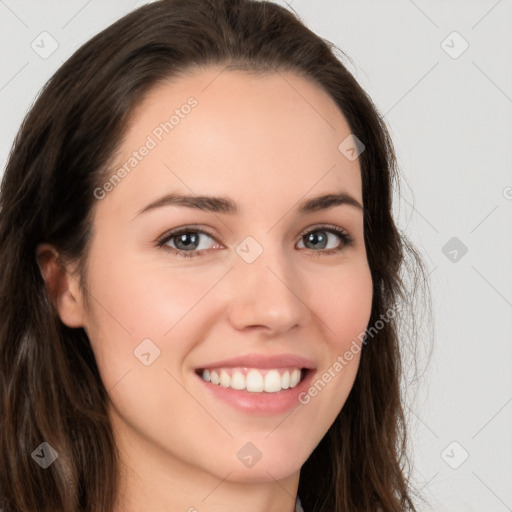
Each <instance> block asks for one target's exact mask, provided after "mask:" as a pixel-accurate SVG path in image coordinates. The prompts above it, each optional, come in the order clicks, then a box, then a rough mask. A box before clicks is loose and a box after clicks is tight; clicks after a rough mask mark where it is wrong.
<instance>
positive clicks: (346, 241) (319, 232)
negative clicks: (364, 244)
mask: <svg viewBox="0 0 512 512" xmlns="http://www.w3.org/2000/svg"><path fill="white" fill-rule="evenodd" d="M329 235H331V237H330V236H329ZM333 235H334V238H338V240H341V243H339V242H338V244H336V243H335V242H334V243H335V245H334V246H332V241H331V243H330V241H329V238H331V239H332V238H333ZM301 241H304V243H306V244H311V245H312V246H313V249H314V250H315V252H319V253H320V254H334V253H338V252H340V251H342V250H343V249H344V248H345V247H348V246H351V245H352V244H353V243H354V239H353V238H352V237H351V236H350V235H349V234H348V233H347V232H346V231H345V230H344V229H341V228H339V227H337V226H317V227H316V228H315V229H313V230H311V229H310V230H309V231H307V232H305V233H303V234H302V235H301ZM329 244H330V245H331V246H330V247H328V246H329ZM308 248H310V247H308ZM317 249H321V251H318V250H317ZM325 249H327V250H325Z"/></svg>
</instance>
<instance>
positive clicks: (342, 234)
mask: <svg viewBox="0 0 512 512" xmlns="http://www.w3.org/2000/svg"><path fill="white" fill-rule="evenodd" d="M317 231H326V232H328V233H331V234H335V235H338V237H339V238H340V239H341V241H342V246H341V247H340V248H337V249H325V250H320V251H315V250H313V249H310V251H312V252H313V253H317V254H316V255H317V256H322V255H331V254H336V253H339V252H341V251H342V250H343V249H344V248H346V247H350V246H352V245H353V243H354V239H353V238H352V237H351V236H350V235H349V234H348V233H347V232H346V231H345V230H344V229H342V228H339V227H337V226H332V225H329V224H326V225H320V226H315V227H313V228H312V229H311V228H310V229H308V230H307V231H303V232H302V233H301V234H300V240H302V238H303V237H304V236H306V235H308V234H310V233H315V232H317ZM185 233H198V234H205V235H208V236H209V237H211V238H212V239H213V240H214V241H215V242H217V240H216V239H215V237H214V235H213V233H212V232H211V231H210V230H209V229H206V228H202V229H198V228H195V227H194V226H187V227H184V228H179V229H177V230H175V231H171V232H170V233H166V234H165V235H164V236H163V238H161V239H160V240H159V241H158V242H157V247H159V248H164V246H165V244H166V243H167V242H168V241H169V240H171V239H172V238H174V237H177V236H179V235H183V234H185ZM217 243H218V242H217ZM165 250H168V251H169V252H172V253H173V254H176V255H177V256H182V257H184V258H193V257H196V256H203V254H202V253H203V252H204V250H202V251H183V250H181V249H174V248H172V247H165ZM214 250H215V249H214Z"/></svg>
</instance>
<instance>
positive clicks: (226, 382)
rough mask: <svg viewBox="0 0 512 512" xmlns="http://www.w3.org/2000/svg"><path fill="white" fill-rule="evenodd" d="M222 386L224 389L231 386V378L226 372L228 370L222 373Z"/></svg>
mask: <svg viewBox="0 0 512 512" xmlns="http://www.w3.org/2000/svg"><path fill="white" fill-rule="evenodd" d="M220 385H221V386H222V387H224V388H229V386H230V385H231V377H230V376H229V374H228V373H227V372H226V370H222V371H221V372H220Z"/></svg>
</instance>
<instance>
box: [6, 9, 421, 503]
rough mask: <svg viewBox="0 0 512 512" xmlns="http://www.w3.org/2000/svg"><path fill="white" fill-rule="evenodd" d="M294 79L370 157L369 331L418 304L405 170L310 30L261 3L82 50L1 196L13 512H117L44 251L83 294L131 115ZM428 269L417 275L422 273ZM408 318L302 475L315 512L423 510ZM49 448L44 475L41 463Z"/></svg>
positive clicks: (74, 335) (365, 174)
mask: <svg viewBox="0 0 512 512" xmlns="http://www.w3.org/2000/svg"><path fill="white" fill-rule="evenodd" d="M210 64H214V65H218V64H220V65H223V66H226V67H227V68H229V69H241V70H247V71H251V72H263V73H265V72H279V71H281V70H291V71H294V72H296V73H300V74H301V75H302V76H304V77H307V78H308V79H309V80H312V81H313V82H315V83H316V84H319V85H320V86H321V87H322V88H323V89H324V90H325V91H326V92H327V93H328V94H329V95H330V96H331V97H332V99H333V100H334V101H335V103H336V104H337V105H338V107H339V109H340V111H341V112H342V113H343V115H344V116H345V118H346V120H347V122H348V124H349V126H350V129H351V131H352V133H353V134H354V135H356V136H357V138H359V139H360V140H361V141H363V143H364V144H365V146H366V149H365V151H364V152H363V153H362V154H361V155H360V157H359V162H360V166H361V176H362V184H363V203H364V236H365V243H366V249H367V257H368V262H369V266H370V269H371V275H372V278H373V287H374V288H373V303H372V312H371V318H370V322H369V327H370V326H373V325H375V323H376V322H378V321H379V320H381V323H382V316H383V315H386V314H387V312H389V311H390V310H391V308H395V307H396V306H397V304H398V303H401V304H409V303H410V302H411V297H412V295H414V293H413V290H411V289H410V288H409V290H407V289H406V287H405V285H404V282H403V279H402V278H401V271H402V270H403V267H404V261H405V258H406V255H407V254H408V255H409V256H412V259H411V261H412V262H413V263H414V265H415V268H416V269H417V270H416V271H415V273H414V275H413V281H412V285H413V287H414V289H415V290H416V288H417V287H418V285H419V284H421V283H422V282H424V281H422V280H421V277H422V276H423V275H424V274H423V270H422V264H421V260H420V259H419V257H418V255H417V253H416V251H415V250H414V248H412V247H411V246H410V244H409V243H408V242H407V239H406V238H405V237H404V236H403V235H402V234H400V233H399V231H398V230H397V228H396V226H395V223H394V221H393V217H392V192H393V186H394V184H396V181H397V180H396V178H397V169H396V159H395V154H394V151H393V146H392V143H391V140H390V136H389V134H388V131H387V129H386V127H385V124H384V122H383V120H382V118H381V116H380V115H379V113H378V110H377V109H376V108H375V106H374V105H373V103H372V101H371V100H370V98H369V97H368V96H367V94H366V93H365V92H364V91H363V90H362V88H361V87H360V86H359V85H358V83H357V82H356V80H355V79H354V78H353V76H352V75H351V74H350V73H349V72H348V70H347V69H346V68H345V66H344V65H343V64H342V52H340V51H339V50H338V49H337V48H336V47H334V45H332V44H331V43H329V42H328V41H326V40H324V39H322V38H320V37H319V36H317V35H316V34H314V33H313V32H312V31H311V30H310V29H308V28H307V27H306V26H305V25H304V24H303V23H302V22H301V20H300V18H299V17H298V16H296V15H295V14H294V13H292V12H291V11H289V10H286V9H285V8H283V7H280V6H278V5H276V4H274V3H271V2H260V1H254V0H160V1H157V2H154V3H150V4H148V5H145V6H144V7H141V8H139V9H137V10H136V11H133V12H131V13H130V14H128V15H126V16H124V17H123V18H121V19H120V20H118V21H117V22H116V23H114V24H113V25H111V26H110V27H108V28H107V29H105V30H103V31H102V32H101V33H99V34H98V35H96V36H95V37H93V38H92V39H91V40H90V41H88V42H87V43H86V44H84V45H83V46H82V47H81V48H79V49H78V50H77V51H76V52H75V53H74V54H73V55H72V56H71V57H70V58H69V59H68V60H67V61H66V62H65V63H64V64H63V65H62V66H61V67H60V68H59V69H58V71H57V72H56V73H55V74H54V76H53V77H52V78H51V79H50V80H49V81H48V83H47V84H46V85H45V87H44V88H43V90H42V92H41V93H40V95H39V97H38V99H37V101H36V102H35V104H34V106H33V108H32V109H31V111H30V112H29V113H28V115H27V116H26V118H25V120H24V121H23V124H22V126H21V128H20V130H19V132H18V135H17V137H16V139H15V141H14V144H13V148H12V150H11V153H10V156H9V161H8V164H7V168H6V171H5V174H4V176H3V180H2V188H1V197H0V207H1V210H0V269H1V270H0V272H1V275H0V308H1V311H2V320H1V323H0V375H1V377H0V408H1V409H0V460H1V461H2V464H0V493H1V502H0V505H1V506H2V507H3V510H4V512H15V511H16V512H28V511H30V512H34V511H38V512H42V511H48V512H55V511H66V512H78V511H84V512H86V511H87V512H99V511H102V512H111V511H112V509H113V505H114V503H115V500H116V492H117V489H118V484H119V482H118V467H117V464H118V454H117V448H116V446H115V442H114V438H113V434H112V431H111V425H110V423H109V419H108V416H107V404H108V400H109V397H108V394H107V392H106V390H105V388H104V386H103V384H102V381H101V378H100V375H99V371H98V368H97V365H96V362H95V358H94V354H93V352H92V349H91V346H90V343H89V340H88V337H87V335H86V333H85V331H84V330H83V329H82V328H77V329H72V328H68V327H67V326H65V325H64V324H63V323H62V322H61V321H60V319H59V316H58V314H57V312H56V309H55V307H54V305H53V303H52V300H51V297H50V296H49V294H48V290H47V289H46V287H45V284H44V281H43V279H42V276H41V272H40V269H39V267H38V264H37V261H36V256H35V249H36V246H37V245H38V244H40V243H42V242H47V243H50V244H52V245H53V246H54V247H56V248H57V250H58V252H59V255H60V258H61V261H62V263H63V264H64V263H65V262H78V270H77V271H78V272H79V275H80V277H81V286H82V289H83V291H86V288H85V282H86V279H85V275H86V274H85V270H86V262H87V254H88V243H89V241H90V239H91V233H92V228H93V216H94V206H95V204H96V199H95V196H94V194H93V191H94V189H95V188H96V187H99V186H101V184H102V183H104V182H105V181H106V179H107V178H108V168H109V163H110V162H111V159H112V157H113V155H114V154H115V152H116V150H117V148H118V147H119V145H120V143H121V141H122V138H123V135H124V133H126V128H127V126H128V124H129V119H130V114H132V113H133V111H134V108H135V107H136V105H138V104H140V102H141V100H142V99H143V98H144V96H145V95H146V94H147V93H148V92H149V91H150V90H151V89H152V88H153V87H155V86H156V85H157V84H158V83H160V82H163V81H166V80H168V79H169V78H172V77H176V76H179V74H181V73H183V74H185V73H186V72H187V71H188V70H192V69H193V68H194V67H197V66H208V65H210ZM418 269H419V270H418ZM397 318H398V315H397V316H394V317H393V318H390V319H388V321H386V322H385V323H384V326H383V327H382V328H381V329H379V330H378V332H377V333H376V334H375V335H372V339H371V340H370V341H368V343H365V344H364V346H363V349H362V353H361V360H360V367H359V370H358V373H357V376H356V379H355V383H354V386H353V388H352V390H351V393H350V395H349V397H348V399H347V401H346V403H345V405H344V407H343V408H342V410H341V412H340V414H339V415H338V417H337V418H336V420H335V421H334V423H333V425H332V426H331V427H330V429H329V431H328V432H327V434H326V435H325V437H324V438H323V440H322V441H321V442H320V444H319V445H318V447H317V448H316V449H315V450H314V452H313V453H312V454H311V456H310V457H309V459H308V460H307V461H306V463H305V464H304V466H303V467H302V470H301V477H300V483H299V496H300V498H301V500H302V503H303V506H304V508H305V510H306V512H333V511H339V512H342V511H343V512H352V511H353V512H355V511H358V512H362V511H377V510H379V511H385V512H391V511H393V512H397V511H405V510H415V508H414V504H413V499H412V493H411V485H410V482H409V478H408V474H407V472H406V467H405V463H406V462H407V461H408V457H407V454H406V448H407V444H406V429H405V423H406V422H405V417H404V410H403V405H402V397H401V391H400V378H401V375H402V366H401V361H402V359H401V352H400V350H401V347H400V345H399V335H398V334H399V332H398V324H397ZM43 441H44V442H47V443H49V444H50V445H51V446H52V447H53V448H54V449H55V450H56V451H57V453H58V459H57V460H56V461H55V462H54V463H53V464H52V465H51V466H50V467H48V468H47V469H45V470H43V469H41V467H40V466H39V465H37V464H35V463H34V460H33V459H32V457H31V454H32V452H33V451H34V450H35V449H36V448H37V447H38V446H39V445H40V444H41V443H42V442H43Z"/></svg>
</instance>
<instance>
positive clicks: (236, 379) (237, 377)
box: [231, 372, 247, 389]
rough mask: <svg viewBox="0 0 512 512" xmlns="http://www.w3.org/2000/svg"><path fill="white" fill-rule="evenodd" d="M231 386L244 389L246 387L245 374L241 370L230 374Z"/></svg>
mask: <svg viewBox="0 0 512 512" xmlns="http://www.w3.org/2000/svg"><path fill="white" fill-rule="evenodd" d="M231 387H232V388H233V389H245V388H246V387H247V382H246V379H245V375H244V374H243V373H242V372H233V375H232V376H231Z"/></svg>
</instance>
